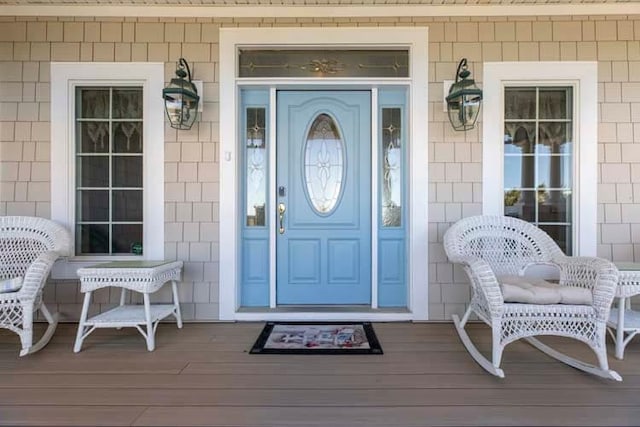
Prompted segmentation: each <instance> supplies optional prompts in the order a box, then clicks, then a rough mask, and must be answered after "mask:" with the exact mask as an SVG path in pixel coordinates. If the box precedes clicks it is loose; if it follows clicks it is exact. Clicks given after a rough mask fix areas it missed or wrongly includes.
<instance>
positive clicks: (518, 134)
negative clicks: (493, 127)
mask: <svg viewBox="0 0 640 427" xmlns="http://www.w3.org/2000/svg"><path fill="white" fill-rule="evenodd" d="M573 134H574V119H573V88H572V87H564V86H563V87H559V86H533V87H505V90H504V183H503V188H504V204H503V206H504V214H505V215H509V216H514V217H517V218H521V219H524V220H526V221H529V222H532V223H534V224H535V225H537V226H539V227H540V228H541V229H543V230H544V231H546V232H547V233H549V235H550V236H551V237H552V238H553V239H554V240H555V241H556V242H557V243H558V245H559V246H560V247H561V248H562V250H563V251H564V252H565V253H567V254H568V255H570V254H572V252H573V228H574V227H573V223H574V220H573V158H574V153H573V151H574V147H573Z"/></svg>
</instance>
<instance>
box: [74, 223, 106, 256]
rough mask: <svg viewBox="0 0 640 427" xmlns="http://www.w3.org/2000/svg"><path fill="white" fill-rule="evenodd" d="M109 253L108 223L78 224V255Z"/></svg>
mask: <svg viewBox="0 0 640 427" xmlns="http://www.w3.org/2000/svg"><path fill="white" fill-rule="evenodd" d="M108 253H109V225H108V224H79V225H77V226H76V255H83V254H108Z"/></svg>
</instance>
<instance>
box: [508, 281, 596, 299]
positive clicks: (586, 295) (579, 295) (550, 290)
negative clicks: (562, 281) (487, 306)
mask: <svg viewBox="0 0 640 427" xmlns="http://www.w3.org/2000/svg"><path fill="white" fill-rule="evenodd" d="M497 279H498V283H500V288H501V289H502V297H503V299H504V302H518V303H524V304H572V305H591V304H593V295H592V293H591V291H590V290H589V289H585V288H581V287H579V286H562V285H559V284H558V283H551V282H547V281H546V280H543V279H538V278H535V277H522V276H509V275H505V276H499V277H498V278H497Z"/></svg>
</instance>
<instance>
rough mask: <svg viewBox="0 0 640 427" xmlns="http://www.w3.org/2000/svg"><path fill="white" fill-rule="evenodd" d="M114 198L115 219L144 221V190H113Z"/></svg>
mask: <svg viewBox="0 0 640 427" xmlns="http://www.w3.org/2000/svg"><path fill="white" fill-rule="evenodd" d="M112 198H113V205H112V209H113V211H112V220H113V221H132V222H135V221H142V191H140V190H113V191H112Z"/></svg>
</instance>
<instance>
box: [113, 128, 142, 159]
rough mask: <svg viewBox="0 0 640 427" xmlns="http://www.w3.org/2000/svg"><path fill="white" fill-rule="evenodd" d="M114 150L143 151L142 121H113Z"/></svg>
mask: <svg viewBox="0 0 640 427" xmlns="http://www.w3.org/2000/svg"><path fill="white" fill-rule="evenodd" d="M113 152H114V153H142V122H114V123H113Z"/></svg>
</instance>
